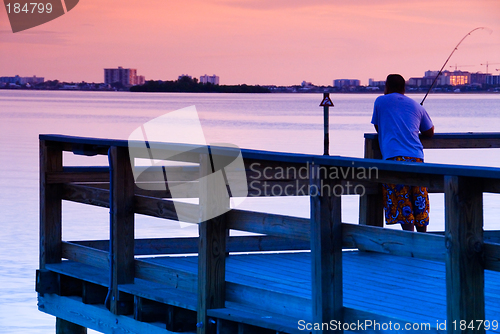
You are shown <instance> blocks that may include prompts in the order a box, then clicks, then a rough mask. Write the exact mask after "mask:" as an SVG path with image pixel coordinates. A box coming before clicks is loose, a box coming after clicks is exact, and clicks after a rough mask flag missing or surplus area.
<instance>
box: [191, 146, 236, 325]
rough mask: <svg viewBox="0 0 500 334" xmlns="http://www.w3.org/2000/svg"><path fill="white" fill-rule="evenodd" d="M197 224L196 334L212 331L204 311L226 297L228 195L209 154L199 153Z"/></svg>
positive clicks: (221, 301)
mask: <svg viewBox="0 0 500 334" xmlns="http://www.w3.org/2000/svg"><path fill="white" fill-rule="evenodd" d="M199 184H200V220H201V222H200V224H199V229H198V230H199V245H198V308H197V312H198V317H197V322H198V324H199V325H198V329H197V333H198V334H205V333H210V332H213V329H212V330H210V328H209V326H208V317H207V310H209V309H212V308H221V307H224V303H225V300H226V236H227V234H228V230H227V229H226V215H224V212H225V211H226V210H228V209H229V194H228V192H227V189H226V184H225V178H224V177H223V175H222V172H221V171H218V172H217V173H215V171H214V169H213V161H212V156H211V155H200V181H199Z"/></svg>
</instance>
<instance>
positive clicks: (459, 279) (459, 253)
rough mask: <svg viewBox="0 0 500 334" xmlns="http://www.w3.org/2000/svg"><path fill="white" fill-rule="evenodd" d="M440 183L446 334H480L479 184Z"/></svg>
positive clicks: (481, 255) (482, 311) (453, 180)
mask: <svg viewBox="0 0 500 334" xmlns="http://www.w3.org/2000/svg"><path fill="white" fill-rule="evenodd" d="M444 184H445V242H446V249H447V253H446V301H447V318H448V333H484V325H483V326H481V328H480V329H478V327H477V326H478V325H480V322H479V321H480V320H485V306H484V251H483V249H484V245H483V194H482V184H481V182H480V181H478V180H477V179H472V178H465V177H457V176H445V177H444ZM477 320H479V321H477ZM461 322H462V323H461ZM461 324H462V325H463V324H465V326H462V328H460V327H461V326H460V325H461ZM470 324H473V325H474V326H475V328H474V329H472V328H471V327H470V326H469V325H470Z"/></svg>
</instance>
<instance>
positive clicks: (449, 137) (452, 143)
mask: <svg viewBox="0 0 500 334" xmlns="http://www.w3.org/2000/svg"><path fill="white" fill-rule="evenodd" d="M364 137H365V139H369V140H377V139H378V134H377V133H365V135H364ZM420 141H421V142H422V145H423V146H424V148H425V149H450V148H498V147H500V133H499V132H475V133H474V132H467V133H436V134H435V135H434V136H433V137H432V138H426V137H423V136H420Z"/></svg>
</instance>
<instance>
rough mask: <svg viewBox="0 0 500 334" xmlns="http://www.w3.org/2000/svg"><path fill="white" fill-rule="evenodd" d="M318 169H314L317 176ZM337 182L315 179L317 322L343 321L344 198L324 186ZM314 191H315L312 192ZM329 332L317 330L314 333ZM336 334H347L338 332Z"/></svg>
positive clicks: (313, 255)
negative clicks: (325, 191)
mask: <svg viewBox="0 0 500 334" xmlns="http://www.w3.org/2000/svg"><path fill="white" fill-rule="evenodd" d="M318 168H319V167H318V166H311V175H317V170H318ZM335 184H336V183H335V181H332V180H326V179H318V178H315V177H311V189H312V188H315V189H317V194H316V195H314V194H311V273H312V277H311V283H312V319H313V322H315V323H328V322H330V321H332V320H336V321H341V322H342V321H343V320H344V315H343V288H342V286H343V283H342V212H341V210H342V206H341V196H335V195H334V194H332V193H330V192H328V193H323V185H329V186H331V187H332V188H333V186H334V185H335ZM311 192H312V190H311ZM324 332H325V333H326V332H329V331H323V330H315V331H314V333H324ZM332 332H334V333H343V331H342V330H334V331H332Z"/></svg>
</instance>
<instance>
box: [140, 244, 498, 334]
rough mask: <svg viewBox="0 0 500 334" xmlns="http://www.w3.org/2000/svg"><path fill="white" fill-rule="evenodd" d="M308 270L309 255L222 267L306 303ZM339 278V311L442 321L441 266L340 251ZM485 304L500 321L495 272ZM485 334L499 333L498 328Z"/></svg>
mask: <svg viewBox="0 0 500 334" xmlns="http://www.w3.org/2000/svg"><path fill="white" fill-rule="evenodd" d="M147 261H148V262H152V263H156V264H161V265H163V266H168V267H171V268H175V269H179V270H183V271H189V272H192V273H196V272H197V268H198V267H197V257H196V256H188V257H158V258H151V259H148V260H147ZM310 268H311V261H310V253H309V252H302V253H280V254H242V255H231V256H229V258H228V259H227V262H226V281H228V282H234V283H239V284H244V285H249V286H254V287H261V288H262V287H266V289H269V290H271V291H276V292H282V293H285V294H290V295H293V296H297V297H302V298H307V299H310V298H311V276H310ZM343 275H344V276H343V277H344V306H345V307H349V308H353V309H357V310H362V311H368V312H373V313H376V314H379V315H383V316H387V317H391V318H399V319H404V320H405V321H408V322H413V323H430V324H431V325H432V327H433V328H435V326H436V323H437V322H438V321H439V323H443V322H444V321H445V319H446V286H445V264H444V263H438V262H434V261H428V260H422V259H415V258H409V257H398V256H393V255H386V254H381V253H372V252H359V251H344V252H343ZM485 300H486V320H490V321H493V320H497V321H500V273H499V272H492V271H485ZM304 319H306V320H308V317H307V316H304ZM298 320H299V319H298ZM487 333H500V329H498V330H496V331H487Z"/></svg>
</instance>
